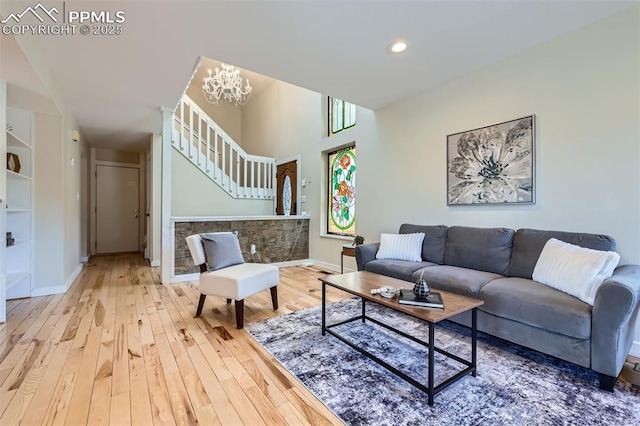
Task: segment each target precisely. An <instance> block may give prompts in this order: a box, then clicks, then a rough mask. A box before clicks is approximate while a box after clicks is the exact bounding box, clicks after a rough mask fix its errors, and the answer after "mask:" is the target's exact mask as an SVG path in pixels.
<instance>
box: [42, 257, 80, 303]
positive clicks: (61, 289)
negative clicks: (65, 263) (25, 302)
mask: <svg viewBox="0 0 640 426" xmlns="http://www.w3.org/2000/svg"><path fill="white" fill-rule="evenodd" d="M83 268H84V264H82V263H80V264H79V265H78V266H77V267H76V269H75V270H74V271H73V273H72V274H71V276H70V277H69V278H68V279H67V282H66V283H65V284H64V285H54V286H51V287H36V288H32V289H31V297H40V296H50V295H52V294H61V293H66V292H67V290H69V288H71V286H72V285H73V282H74V281H75V280H76V278H78V275H80V272H82V269H83Z"/></svg>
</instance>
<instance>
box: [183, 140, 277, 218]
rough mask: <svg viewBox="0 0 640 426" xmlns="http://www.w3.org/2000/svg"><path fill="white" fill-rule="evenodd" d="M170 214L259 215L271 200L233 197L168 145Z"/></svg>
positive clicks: (269, 206)
mask: <svg viewBox="0 0 640 426" xmlns="http://www.w3.org/2000/svg"><path fill="white" fill-rule="evenodd" d="M171 188H172V189H171V216H174V217H194V216H262V215H270V214H273V210H274V209H273V201H272V200H254V199H235V198H232V197H231V196H230V195H229V194H227V193H226V191H224V190H223V189H222V188H220V187H219V186H218V184H216V183H215V182H213V181H212V180H211V179H209V177H208V176H207V175H205V174H204V173H202V172H201V171H200V169H198V168H197V167H196V166H194V165H193V164H192V163H191V162H189V160H187V159H186V158H185V157H184V156H183V155H182V154H180V153H179V152H178V151H176V150H175V149H173V148H171Z"/></svg>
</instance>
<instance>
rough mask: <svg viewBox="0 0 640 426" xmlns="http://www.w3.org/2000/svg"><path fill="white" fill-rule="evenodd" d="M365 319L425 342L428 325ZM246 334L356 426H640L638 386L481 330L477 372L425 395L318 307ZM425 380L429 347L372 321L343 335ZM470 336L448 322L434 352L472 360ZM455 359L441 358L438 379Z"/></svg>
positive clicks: (348, 304)
mask: <svg viewBox="0 0 640 426" xmlns="http://www.w3.org/2000/svg"><path fill="white" fill-rule="evenodd" d="M359 309H360V301H359V299H350V300H345V301H341V302H336V303H332V304H330V305H328V310H327V312H328V316H327V324H332V323H335V322H338V321H340V320H341V319H346V318H349V317H352V316H355V315H357V313H358V312H359ZM367 314H368V315H370V316H372V317H375V318H378V319H381V320H383V321H384V322H385V323H387V324H391V325H394V326H396V327H398V328H400V329H402V330H403V331H405V332H408V333H409V334H411V335H414V336H417V337H420V338H421V339H422V340H425V341H426V340H427V335H426V333H427V331H428V327H426V326H425V324H424V323H422V322H420V321H418V320H415V319H413V318H411V317H408V316H406V315H403V314H400V313H397V312H394V311H391V310H389V309H386V308H384V307H381V306H378V305H375V304H373V303H370V304H368V305H367ZM245 330H247V331H248V332H249V333H250V334H251V335H252V336H253V337H254V338H255V339H256V340H257V341H258V343H260V344H261V345H262V346H263V347H264V348H266V349H267V351H269V352H270V353H271V354H272V355H273V356H274V357H275V358H276V359H277V360H278V361H279V362H280V363H281V364H282V365H283V366H284V367H285V368H286V369H287V370H289V371H290V372H291V373H292V374H293V375H294V376H296V377H297V378H298V380H300V382H302V383H303V384H304V385H305V386H306V387H307V388H308V389H309V390H310V391H311V392H312V393H313V394H315V395H316V396H317V397H318V399H320V401H322V403H323V404H325V405H326V406H327V407H329V409H331V410H332V411H333V412H334V413H335V414H336V415H337V416H338V417H340V418H341V419H342V420H343V421H344V422H345V423H346V424H348V425H431V424H434V425H435V424H439V425H449V424H451V425H479V424H486V425H603V424H606V425H640V390H639V389H638V387H636V386H631V385H628V384H627V385H625V384H623V383H622V382H618V384H617V385H616V389H615V391H614V393H610V392H606V391H603V390H600V389H599V388H598V386H597V383H598V378H597V374H595V373H594V372H592V371H590V370H588V369H585V368H581V367H578V366H576V365H573V364H570V363H567V362H564V361H561V360H558V359H556V358H552V357H549V356H546V355H543V354H540V353H537V352H535V351H530V350H527V349H525V348H522V347H519V346H517V345H512V344H509V343H508V342H504V341H502V340H500V339H496V338H493V337H491V336H487V335H484V334H482V333H479V340H478V375H477V377H471V376H467V377H465V378H463V379H461V380H460V381H458V382H457V383H455V384H454V385H452V386H450V387H448V388H446V389H445V390H443V391H442V392H440V393H438V394H437V395H436V396H435V404H434V405H433V406H432V407H430V406H429V405H428V404H427V396H426V394H424V393H423V392H421V391H419V390H418V389H416V388H414V387H413V386H411V385H410V384H408V383H406V382H405V381H403V380H402V379H400V378H398V377H396V376H395V375H394V374H392V373H390V372H388V371H387V370H386V369H384V368H383V367H380V366H379V365H378V364H376V363H374V362H373V361H371V360H369V359H368V358H366V357H365V356H363V355H361V354H360V353H359V352H357V351H355V350H353V349H351V348H350V347H349V346H347V345H346V344H344V343H342V342H341V341H339V340H338V339H336V338H335V337H333V336H331V335H329V334H327V335H325V336H322V335H321V332H320V308H319V307H318V308H313V309H308V310H304V311H298V312H294V313H290V314H287V315H282V316H279V317H275V318H271V319H269V320H265V321H261V322H257V323H252V324H248V325H246V326H245ZM335 330H336V331H338V332H339V333H340V334H341V335H344V336H346V337H348V338H349V339H351V340H355V341H358V342H360V345H362V346H363V347H365V348H366V349H367V350H368V351H370V352H373V353H375V354H376V355H377V356H379V357H381V358H382V359H384V360H385V361H386V362H388V363H390V364H392V365H395V366H396V368H398V369H400V370H401V371H403V372H405V373H407V374H409V375H410V376H411V377H413V378H415V379H417V380H418V381H420V382H422V383H426V381H427V379H426V377H427V359H428V358H427V356H428V355H427V351H426V348H424V347H422V346H420V345H418V344H416V343H414V342H412V341H410V340H407V339H404V338H402V337H400V336H399V335H397V334H394V333H391V332H389V331H387V330H386V329H384V328H382V327H379V326H377V325H375V324H372V323H366V324H362V323H360V322H353V323H350V324H345V325H343V326H340V327H337V328H336V329H335ZM469 342H470V338H469V330H468V329H466V328H464V327H459V326H456V325H454V324H450V323H444V326H443V327H440V326H439V327H438V328H436V346H439V347H441V348H443V349H445V350H447V351H449V352H451V353H454V354H457V355H459V356H461V357H462V358H464V359H469V358H470V351H471V349H470V343H469ZM462 368H463V367H462V365H461V364H459V363H457V362H456V361H452V360H449V359H448V358H444V357H443V356H442V355H440V354H438V353H436V369H435V377H436V383H439V382H440V381H441V379H442V378H443V377H448V376H449V375H451V373H452V371H454V370H455V371H459V370H462Z"/></svg>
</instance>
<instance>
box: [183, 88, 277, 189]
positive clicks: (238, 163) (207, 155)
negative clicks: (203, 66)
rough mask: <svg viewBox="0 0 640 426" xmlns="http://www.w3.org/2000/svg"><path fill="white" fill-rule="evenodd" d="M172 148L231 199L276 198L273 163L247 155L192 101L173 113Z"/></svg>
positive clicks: (184, 100) (186, 97)
mask: <svg viewBox="0 0 640 426" xmlns="http://www.w3.org/2000/svg"><path fill="white" fill-rule="evenodd" d="M173 124H174V125H173V135H172V138H171V141H172V145H173V147H174V148H175V149H177V150H178V152H180V153H181V154H182V155H184V156H185V157H186V158H187V159H188V160H189V161H191V162H192V163H193V164H194V165H195V166H196V167H198V168H199V169H200V170H202V171H203V172H204V173H205V174H206V175H207V176H209V178H211V180H213V181H214V182H216V183H217V184H218V185H219V186H220V187H221V188H223V189H224V190H225V191H227V193H229V195H231V196H232V197H234V198H262V199H274V198H275V181H276V178H275V175H276V165H275V159H274V158H270V157H262V156H259V155H249V154H247V153H246V152H245V151H244V150H243V149H242V148H241V147H240V146H239V145H238V144H237V143H236V142H235V141H234V140H233V139H232V138H231V137H230V136H229V135H228V134H227V133H226V132H225V131H224V130H222V129H221V128H220V126H218V125H217V124H216V123H215V122H214V121H213V120H212V119H211V117H209V116H208V115H207V114H206V113H205V112H204V111H202V109H200V107H199V106H198V105H196V103H195V102H193V100H191V98H189V97H188V96H187V95H184V96H183V97H182V99H181V100H180V103H179V104H178V106H177V107H176V109H175V111H174V112H173Z"/></svg>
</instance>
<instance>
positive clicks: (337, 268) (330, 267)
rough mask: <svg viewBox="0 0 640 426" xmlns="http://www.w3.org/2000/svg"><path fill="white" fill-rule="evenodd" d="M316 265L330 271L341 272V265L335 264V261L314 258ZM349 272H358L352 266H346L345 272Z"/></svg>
mask: <svg viewBox="0 0 640 426" xmlns="http://www.w3.org/2000/svg"><path fill="white" fill-rule="evenodd" d="M314 262H315V265H316V266H317V267H319V268H322V269H326V270H328V271H333V272H337V273H340V265H334V264H333V263H327V262H322V261H319V260H314ZM347 272H356V269H351V268H347V267H345V268H344V273H345V274H346V273H347Z"/></svg>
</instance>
